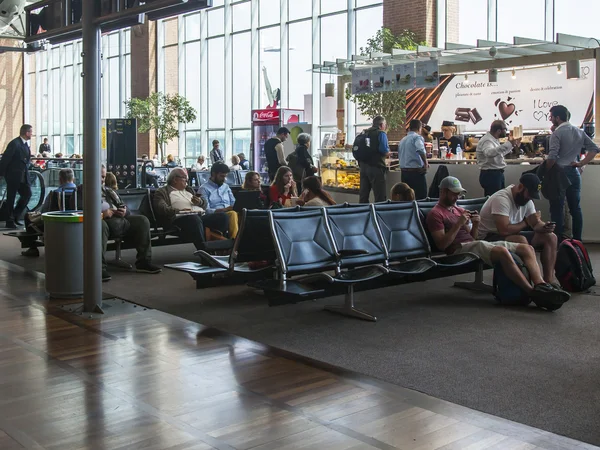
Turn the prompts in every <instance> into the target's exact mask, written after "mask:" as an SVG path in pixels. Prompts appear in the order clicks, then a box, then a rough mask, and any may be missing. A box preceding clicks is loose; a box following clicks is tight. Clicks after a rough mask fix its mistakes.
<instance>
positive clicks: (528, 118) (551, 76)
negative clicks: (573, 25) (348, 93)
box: [407, 61, 595, 132]
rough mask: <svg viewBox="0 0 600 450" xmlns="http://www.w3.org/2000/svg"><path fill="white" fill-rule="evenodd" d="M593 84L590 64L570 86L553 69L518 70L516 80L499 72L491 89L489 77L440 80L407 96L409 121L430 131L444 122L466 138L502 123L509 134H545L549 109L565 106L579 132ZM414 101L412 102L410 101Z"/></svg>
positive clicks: (584, 65) (583, 68) (588, 104)
mask: <svg viewBox="0 0 600 450" xmlns="http://www.w3.org/2000/svg"><path fill="white" fill-rule="evenodd" d="M594 79H595V66H594V62H593V61H581V78H579V79H572V80H567V77H566V74H565V73H564V71H563V73H562V74H558V73H557V70H556V67H554V66H551V67H541V68H535V69H526V70H518V71H517V72H516V77H515V78H514V79H513V78H512V76H511V72H510V71H507V72H499V73H498V81H497V82H495V83H490V82H489V81H488V75H487V73H481V74H475V75H469V76H468V79H466V80H465V79H464V77H463V76H462V75H461V76H451V77H444V80H443V82H442V83H441V84H440V86H439V87H437V88H435V89H433V90H429V89H428V90H419V89H416V90H414V91H413V92H411V93H410V98H409V99H407V104H411V105H414V106H412V107H411V108H412V109H410V108H409V110H408V111H407V116H408V117H409V118H420V119H421V120H423V121H425V122H427V123H428V124H429V125H431V127H432V128H433V130H434V131H439V130H440V127H441V124H442V122H443V121H444V120H450V121H452V122H454V123H455V124H457V125H464V129H465V131H466V132H484V131H487V130H489V128H490V124H491V123H492V122H493V121H494V120H504V121H506V123H507V125H508V126H509V128H511V129H512V128H513V127H515V126H522V127H523V129H524V130H526V131H527V130H548V129H549V128H550V126H551V124H550V108H551V107H552V106H554V105H564V106H566V107H567V108H568V109H569V111H570V113H571V120H570V121H571V123H573V124H574V125H577V126H581V125H582V124H583V122H584V121H585V120H586V115H589V114H590V104H591V102H592V99H593V96H594ZM425 93H429V94H427V95H425ZM413 97H414V100H415V101H409V100H412V99H413ZM419 98H423V99H425V98H426V99H427V103H426V104H423V103H422V102H419V101H416V100H418V99H419ZM413 116H414V117H413Z"/></svg>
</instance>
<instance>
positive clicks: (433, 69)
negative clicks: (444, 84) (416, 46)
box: [415, 59, 440, 88]
mask: <svg viewBox="0 0 600 450" xmlns="http://www.w3.org/2000/svg"><path fill="white" fill-rule="evenodd" d="M415 78H416V79H415V85H416V87H417V88H432V87H435V86H437V85H438V84H439V82H440V73H439V65H438V60H437V59H430V60H426V61H417V62H416V63H415Z"/></svg>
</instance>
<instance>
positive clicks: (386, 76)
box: [371, 66, 394, 92]
mask: <svg viewBox="0 0 600 450" xmlns="http://www.w3.org/2000/svg"><path fill="white" fill-rule="evenodd" d="M393 80H394V71H393V67H391V66H384V67H376V68H374V69H373V70H372V72H371V81H372V92H384V91H392V90H393V89H394V86H393Z"/></svg>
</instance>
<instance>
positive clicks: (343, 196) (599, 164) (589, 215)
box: [324, 158, 600, 242]
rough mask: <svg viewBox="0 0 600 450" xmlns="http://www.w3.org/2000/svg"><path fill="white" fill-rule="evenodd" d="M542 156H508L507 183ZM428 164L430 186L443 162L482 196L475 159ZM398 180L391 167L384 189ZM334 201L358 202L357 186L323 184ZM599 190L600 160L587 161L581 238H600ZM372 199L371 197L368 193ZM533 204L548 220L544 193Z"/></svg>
mask: <svg viewBox="0 0 600 450" xmlns="http://www.w3.org/2000/svg"><path fill="white" fill-rule="evenodd" d="M542 161H543V159H542V158H534V159H514V160H507V161H506V163H507V167H506V168H505V169H504V177H505V179H506V185H507V186H508V185H510V184H516V183H518V182H519V178H520V177H521V174H522V173H523V172H525V171H527V170H531V169H533V168H534V166H535V165H537V164H540V163H541V162H542ZM429 163H430V167H429V171H428V172H427V186H431V183H432V181H433V178H434V177H435V173H436V171H437V170H438V167H439V166H440V165H442V164H444V165H446V167H447V168H448V172H449V174H450V175H451V176H453V177H456V178H458V179H459V180H460V182H461V184H462V185H463V187H464V188H465V189H466V190H467V195H466V197H467V198H477V197H483V188H482V187H481V186H480V184H479V173H480V170H479V167H478V166H477V164H475V161H474V160H429ZM399 182H401V173H400V171H394V170H392V171H390V172H388V174H387V181H386V184H387V192H388V195H389V191H390V189H391V188H392V186H393V185H394V184H396V183H399ZM324 188H325V190H326V191H328V192H329V193H330V194H331V196H332V197H333V199H334V200H335V201H336V202H337V203H343V202H349V203H357V202H358V189H346V188H343V187H336V186H324ZM598 192H600V160H598V159H596V160H593V161H592V162H591V163H590V164H588V165H587V166H586V167H585V168H584V171H583V174H582V186H581V208H582V211H583V220H584V226H583V240H584V241H586V242H600V208H598V206H597V205H598V198H597V195H598V194H597V193H598ZM371 201H373V198H372V196H371ZM535 205H536V208H537V209H538V210H539V211H541V212H542V219H543V220H549V219H550V214H549V204H548V201H547V200H545V199H544V198H543V197H542V199H540V200H536V201H535Z"/></svg>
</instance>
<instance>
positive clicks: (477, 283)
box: [454, 264, 494, 293]
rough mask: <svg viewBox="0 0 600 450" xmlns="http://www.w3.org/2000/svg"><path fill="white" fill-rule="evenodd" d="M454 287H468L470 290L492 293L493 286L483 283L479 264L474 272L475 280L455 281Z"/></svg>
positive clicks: (481, 266)
mask: <svg viewBox="0 0 600 450" xmlns="http://www.w3.org/2000/svg"><path fill="white" fill-rule="evenodd" d="M454 287H458V288H462V289H468V290H470V291H480V292H489V293H493V292H494V288H493V286H490V285H489V284H485V283H484V282H483V264H479V268H478V269H477V272H475V280H474V281H455V282H454Z"/></svg>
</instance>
